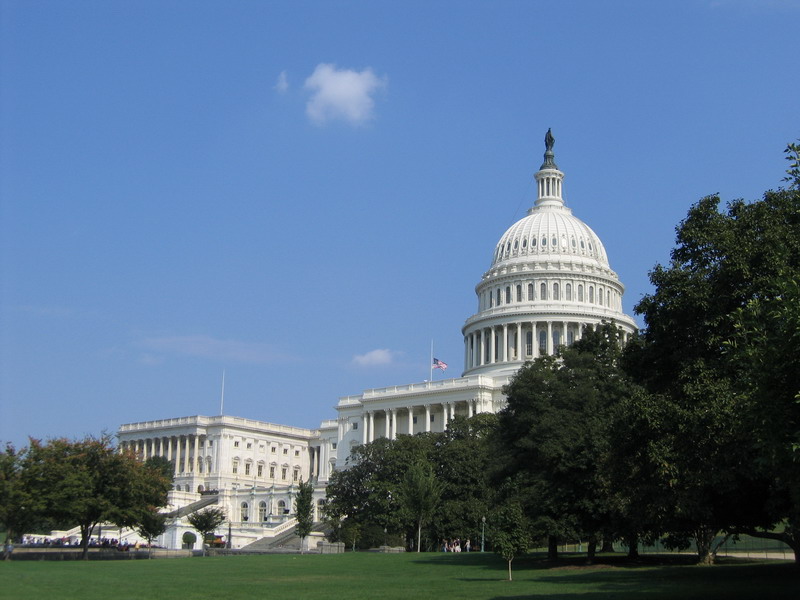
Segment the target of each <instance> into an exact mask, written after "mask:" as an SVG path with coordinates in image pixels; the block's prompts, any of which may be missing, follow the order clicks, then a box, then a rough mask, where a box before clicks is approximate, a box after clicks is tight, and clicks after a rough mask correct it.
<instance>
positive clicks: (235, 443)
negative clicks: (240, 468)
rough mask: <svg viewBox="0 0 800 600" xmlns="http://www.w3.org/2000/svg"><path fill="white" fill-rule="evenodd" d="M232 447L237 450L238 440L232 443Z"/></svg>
mask: <svg viewBox="0 0 800 600" xmlns="http://www.w3.org/2000/svg"><path fill="white" fill-rule="evenodd" d="M233 447H234V448H238V447H239V440H236V441H235V442H233Z"/></svg>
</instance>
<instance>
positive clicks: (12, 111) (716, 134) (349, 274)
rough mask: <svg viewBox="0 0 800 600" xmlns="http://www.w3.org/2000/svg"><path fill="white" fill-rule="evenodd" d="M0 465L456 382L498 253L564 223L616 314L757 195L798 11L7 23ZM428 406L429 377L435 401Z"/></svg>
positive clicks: (351, 12)
mask: <svg viewBox="0 0 800 600" xmlns="http://www.w3.org/2000/svg"><path fill="white" fill-rule="evenodd" d="M0 11H1V12H2V14H1V15H0V28H1V29H0V38H1V39H0V286H1V287H0V440H8V441H12V442H14V443H15V444H17V445H22V444H24V443H25V442H26V439H27V436H28V435H31V436H34V437H40V438H47V437H54V436H66V437H79V436H83V435H85V434H98V433H100V432H101V431H103V430H108V431H110V432H113V431H115V429H116V428H117V426H118V425H119V424H121V423H127V422H133V421H140V420H148V419H159V418H168V417H177V416H185V415H191V414H216V413H217V412H218V411H219V400H220V386H221V379H222V373H223V370H224V371H225V373H226V375H225V377H226V393H225V412H226V413H227V414H235V415H239V416H244V417H249V418H254V419H261V420H266V421H271V422H276V423H284V424H291V425H297V426H303V427H315V426H317V425H318V424H319V422H320V420H321V419H325V418H331V417H333V416H334V415H335V411H334V410H333V406H334V405H335V404H336V402H337V399H338V397H340V396H344V395H349V394H356V393H359V392H360V391H361V390H363V389H365V388H370V387H382V386H387V385H394V384H402V383H408V382H415V381H422V380H424V379H426V378H428V375H429V371H428V361H429V352H430V342H431V339H433V340H435V345H436V351H435V352H436V355H437V356H438V357H439V358H441V359H442V360H445V361H446V362H448V363H449V364H450V366H451V368H450V369H449V370H448V371H447V373H446V375H447V376H457V375H459V374H460V372H461V366H462V360H463V342H462V339H461V334H460V328H461V326H462V324H463V322H464V320H465V319H466V318H467V317H469V316H470V315H471V314H473V313H474V312H475V310H476V304H477V303H476V299H475V295H474V286H475V284H476V283H477V282H478V281H479V279H480V276H481V274H482V273H483V272H484V270H486V269H487V268H488V266H489V264H490V260H491V256H492V252H493V250H494V245H495V243H496V242H497V240H498V239H499V238H500V236H501V235H502V234H503V232H504V231H505V230H506V228H507V227H509V226H510V225H511V224H512V223H513V222H514V221H516V220H517V219H519V218H521V217H522V216H523V215H524V214H525V211H526V210H527V208H528V207H529V206H530V205H531V204H532V202H533V200H534V192H535V189H534V187H533V186H532V184H531V182H532V175H533V173H534V171H535V170H536V169H537V168H538V166H539V165H540V164H541V160H542V152H543V142H542V140H543V136H544V133H545V131H546V130H547V128H548V127H552V128H553V133H554V135H555V138H556V146H555V151H556V160H557V162H558V164H559V166H560V167H561V169H562V170H563V171H564V172H565V173H566V178H565V182H564V190H565V197H566V200H567V203H568V205H569V206H571V207H572V208H573V210H574V212H575V214H576V215H577V216H578V217H580V218H581V219H583V220H584V221H586V222H587V223H588V224H589V225H590V226H591V227H592V228H593V229H594V230H595V231H596V232H597V233H598V235H599V236H600V237H601V239H602V240H603V241H604V243H605V245H606V250H607V251H608V254H609V257H610V260H611V264H612V267H613V268H614V269H615V270H616V271H617V272H618V274H619V275H620V278H621V279H622V281H623V282H624V283H625V285H626V286H627V291H626V295H625V299H624V305H625V308H626V310H627V311H628V312H630V311H631V310H632V307H633V305H634V304H635V303H636V301H637V300H638V299H639V298H640V297H641V296H642V294H644V293H647V292H648V291H649V289H650V288H649V284H648V279H647V273H648V271H649V270H650V269H651V268H652V267H653V266H654V265H655V264H656V263H657V262H663V261H665V260H666V259H667V258H668V253H669V250H670V248H671V247H672V244H673V241H674V227H675V225H676V224H677V223H678V222H679V221H680V219H681V218H682V217H683V216H684V215H685V214H686V210H687V209H688V207H689V205H690V204H691V203H692V202H694V201H696V200H697V199H699V198H700V197H702V196H705V195H707V194H712V193H716V192H719V193H720V194H721V195H722V197H723V199H726V200H732V199H734V198H739V197H743V198H746V199H756V198H758V197H760V196H761V194H762V193H763V191H764V190H766V189H769V188H776V187H778V186H779V185H780V182H781V177H782V176H783V175H784V170H785V168H786V164H785V161H784V159H783V153H782V151H783V149H784V147H785V146H786V144H787V143H788V142H790V141H793V140H795V139H797V138H798V137H800V111H798V98H800V76H799V75H800V73H798V66H797V53H796V37H797V24H798V23H799V22H800V2H798V1H795V0H786V1H777V0H776V1H756V0H752V1H750V0H740V1H733V0H731V1H724V0H721V1H700V0H698V1H688V0H687V1H678V2H641V1H631V2H613V1H612V2H588V1H586V2H574V1H573V2H570V1H566V2H558V3H556V2H538V1H528V2H508V1H507V2H463V1H460V2H444V1H442V2H430V1H426V2H409V1H406V2H247V1H239V2H221V1H220V2H197V1H191V2H190V1H178V0H171V1H170V0H167V1H147V0H142V1H137V2H116V1H113V0H103V1H98V2H87V1H80V0H77V1H73V2H60V1H58V2H39V1H36V0H24V1H21V0H20V1H9V0H0ZM435 377H436V378H441V377H442V375H441V374H438V373H437V374H436V375H435Z"/></svg>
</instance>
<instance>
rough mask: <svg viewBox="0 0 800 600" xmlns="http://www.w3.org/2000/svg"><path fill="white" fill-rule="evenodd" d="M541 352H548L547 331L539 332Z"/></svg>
mask: <svg viewBox="0 0 800 600" xmlns="http://www.w3.org/2000/svg"><path fill="white" fill-rule="evenodd" d="M539 352H547V332H546V331H540V332H539Z"/></svg>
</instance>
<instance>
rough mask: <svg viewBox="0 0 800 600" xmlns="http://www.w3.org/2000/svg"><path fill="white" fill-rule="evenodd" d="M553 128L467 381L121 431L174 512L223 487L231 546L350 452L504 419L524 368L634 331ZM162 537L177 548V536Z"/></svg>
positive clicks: (265, 524)
mask: <svg viewBox="0 0 800 600" xmlns="http://www.w3.org/2000/svg"><path fill="white" fill-rule="evenodd" d="M553 142H554V140H553V138H552V136H551V135H550V132H549V131H548V136H547V138H546V152H545V157H544V158H545V159H544V163H543V164H542V166H541V168H540V169H539V171H537V172H536V173H535V175H534V177H535V179H536V182H537V198H536V200H535V202H534V205H533V206H532V207H531V208H530V210H529V211H528V214H527V215H526V216H525V217H523V218H522V219H520V220H519V221H517V222H516V223H514V224H513V225H512V226H511V227H510V228H509V229H508V230H507V231H506V232H505V233H504V234H503V235H502V236H501V238H500V240H499V242H498V243H497V245H496V247H495V250H494V253H493V255H492V263H491V266H490V268H489V270H488V271H486V272H485V273H484V274H483V275H482V277H481V279H480V281H479V282H478V284H477V286H476V288H475V293H476V296H477V301H478V302H477V312H476V313H475V314H474V315H473V316H471V317H469V318H468V319H467V321H466V323H465V325H464V327H463V328H462V335H463V337H464V357H463V359H464V370H463V373H462V376H461V377H458V378H454V379H444V380H440V381H428V382H422V383H413V384H407V385H398V386H390V387H385V388H380V389H371V390H366V391H364V392H362V393H361V394H358V395H354V396H345V397H342V398H340V399H339V402H338V404H337V405H336V411H337V413H338V414H337V417H336V419H333V420H326V421H323V422H322V423H321V425H320V427H319V428H318V429H315V430H309V429H302V428H297V427H290V426H284V425H274V424H271V423H265V422H261V421H253V420H250V419H243V418H237V417H229V416H217V417H204V416H193V417H182V418H176V419H167V420H162V421H147V422H143V423H130V424H126V425H122V426H121V427H120V429H119V432H118V438H119V443H120V446H122V447H123V448H130V449H132V450H134V451H135V452H137V453H138V454H139V456H141V457H142V458H143V459H146V458H148V457H150V456H154V455H157V456H164V457H166V458H167V459H168V460H170V461H171V462H172V463H173V464H174V468H175V491H174V492H173V493H172V494H171V497H170V501H171V503H172V505H173V506H172V508H179V507H181V506H187V505H189V504H191V503H194V502H199V501H201V500H202V499H203V498H204V497H207V496H209V495H210V494H211V493H213V492H215V491H216V497H217V498H218V503H219V504H221V505H223V506H224V507H225V509H226V512H227V514H228V515H229V516H230V521H231V524H230V527H231V531H232V533H233V540H234V541H233V546H234V547H241V546H243V545H245V544H246V543H249V542H250V541H254V540H256V539H259V538H260V537H265V536H269V535H272V534H274V533H275V531H276V528H282V527H285V526H286V525H288V524H289V523H290V522H291V514H292V512H293V506H292V497H293V494H294V490H295V487H294V486H296V484H297V482H298V481H299V480H300V479H302V480H304V481H307V480H309V479H311V480H312V481H313V482H315V503H316V504H315V506H316V507H317V508H319V503H321V502H322V501H324V493H325V484H326V483H327V481H328V477H329V475H330V473H331V472H332V471H333V470H334V469H337V468H344V467H345V462H346V459H347V457H348V456H349V455H350V452H351V450H352V448H353V447H354V446H356V445H358V444H364V443H367V442H371V441H373V440H374V439H376V438H378V437H387V438H392V439H394V438H395V437H396V436H397V435H403V434H416V433H421V432H427V431H444V430H445V429H446V428H447V424H448V421H449V420H451V419H452V418H453V417H454V416H456V415H463V416H467V417H469V416H472V415H474V414H478V413H482V412H492V413H493V412H497V411H498V410H500V409H501V408H502V407H503V406H504V404H505V398H504V397H503V394H502V391H501V390H502V387H503V385H505V384H506V383H507V382H508V380H509V378H510V377H511V376H512V375H513V374H514V372H516V370H517V369H519V367H520V366H521V365H522V364H524V363H525V362H526V361H528V360H532V359H534V358H536V357H538V356H541V355H543V354H552V353H554V352H555V350H556V349H557V348H558V346H559V345H562V344H567V345H568V344H571V343H573V342H574V341H575V340H577V339H579V338H580V336H581V332H582V329H583V327H584V326H586V325H598V324H599V323H601V322H602V321H613V322H614V323H615V324H616V325H617V326H618V327H620V328H621V329H622V331H623V334H624V337H627V336H629V335H631V334H632V333H634V332H635V330H636V326H635V323H634V321H633V319H632V318H631V317H629V316H628V315H626V314H624V313H623V312H622V294H623V292H624V286H623V285H622V283H621V282H620V281H619V278H618V277H617V275H616V273H615V272H614V271H613V270H612V269H611V267H610V265H609V262H608V258H607V256H606V252H605V248H604V247H603V244H602V242H601V241H600V239H599V238H598V236H597V235H596V234H595V233H594V232H593V231H592V230H591V229H590V228H589V227H588V226H587V225H586V224H585V223H583V222H582V221H580V220H579V219H578V218H576V217H575V216H573V215H572V211H571V209H570V208H568V207H567V206H566V204H565V202H564V199H563V196H562V189H563V188H562V185H563V179H564V173H562V172H561V171H560V170H559V169H558V167H557V166H556V164H555V160H554V155H553V151H552V146H553ZM173 529H174V531H172V532H171V533H170V534H168V536H172V537H171V538H170V539H165V540H164V541H165V542H166V543H167V545H168V546H171V547H176V546H177V545H178V544H179V540H180V533H181V531H180V528H177V529H175V528H173Z"/></svg>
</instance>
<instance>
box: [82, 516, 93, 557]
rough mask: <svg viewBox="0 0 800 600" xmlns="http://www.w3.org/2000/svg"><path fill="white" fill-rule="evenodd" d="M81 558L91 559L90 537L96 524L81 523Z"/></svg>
mask: <svg viewBox="0 0 800 600" xmlns="http://www.w3.org/2000/svg"><path fill="white" fill-rule="evenodd" d="M80 527H81V559H82V560H89V537H90V536H91V534H92V529H94V525H93V524H90V525H81V526H80Z"/></svg>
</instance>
